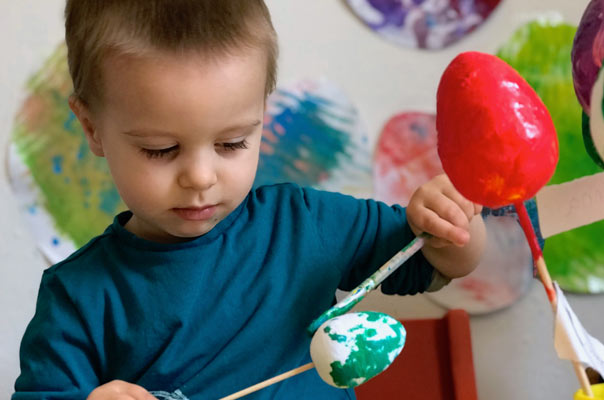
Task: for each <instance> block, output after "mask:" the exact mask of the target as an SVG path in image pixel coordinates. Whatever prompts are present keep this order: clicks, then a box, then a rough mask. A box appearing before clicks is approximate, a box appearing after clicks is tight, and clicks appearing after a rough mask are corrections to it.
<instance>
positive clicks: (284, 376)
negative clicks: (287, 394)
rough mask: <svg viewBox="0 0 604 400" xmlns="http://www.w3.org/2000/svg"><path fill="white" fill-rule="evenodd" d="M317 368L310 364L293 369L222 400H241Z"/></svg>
mask: <svg viewBox="0 0 604 400" xmlns="http://www.w3.org/2000/svg"><path fill="white" fill-rule="evenodd" d="M314 367H315V364H313V363H308V364H305V365H302V366H301V367H298V368H295V369H292V370H291V371H287V372H284V373H282V374H281V375H277V376H275V377H273V378H271V379H267V380H265V381H262V382H260V383H257V384H255V385H253V386H250V387H248V388H246V389H243V390H240V391H238V392H236V393H233V394H231V395H228V396H226V397H223V398H221V399H220V400H235V399H239V398H241V397H243V396H247V395H248V394H250V393H254V392H257V391H258V390H260V389H264V388H265V387H267V386H270V385H273V384H275V383H277V382H281V381H283V380H286V379H287V378H291V377H292V376H295V375H298V374H301V373H302V372H304V371H308V370H309V369H313V368H314Z"/></svg>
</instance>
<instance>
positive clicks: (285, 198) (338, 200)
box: [251, 183, 373, 208]
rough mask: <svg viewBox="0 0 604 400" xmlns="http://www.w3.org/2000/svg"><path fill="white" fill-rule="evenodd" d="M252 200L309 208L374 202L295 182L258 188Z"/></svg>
mask: <svg viewBox="0 0 604 400" xmlns="http://www.w3.org/2000/svg"><path fill="white" fill-rule="evenodd" d="M251 200H252V202H256V203H264V204H265V203H271V204H275V203H284V204H291V203H293V204H299V205H304V206H305V207H307V208H313V207H317V206H319V205H320V204H342V205H344V204H350V203H364V202H373V200H362V199H358V198H355V197H353V196H350V195H347V194H342V193H339V192H331V191H326V190H321V189H315V188H311V187H304V186H299V185H297V184H295V183H278V184H274V185H265V186H260V187H258V188H256V189H255V190H254V191H253V192H252V195H251Z"/></svg>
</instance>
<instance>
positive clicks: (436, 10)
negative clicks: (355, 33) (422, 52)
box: [347, 0, 501, 50]
mask: <svg viewBox="0 0 604 400" xmlns="http://www.w3.org/2000/svg"><path fill="white" fill-rule="evenodd" d="M500 1H501V0H465V1H455V0H347V3H348V5H349V6H350V8H351V9H352V10H353V12H354V13H355V14H356V15H357V16H358V17H359V18H360V19H361V20H362V21H363V22H365V24H367V26H369V28H371V29H372V30H374V31H375V32H377V33H378V34H379V35H380V36H382V37H383V38H385V39H387V40H389V41H391V42H394V43H396V44H398V45H401V46H405V47H413V48H420V49H432V50H435V49H441V48H444V47H447V46H449V45H451V44H453V43H455V42H457V41H459V40H460V39H462V38H464V37H465V36H466V35H468V34H469V33H470V32H472V31H474V30H475V29H476V28H478V27H479V26H480V25H482V24H483V23H484V22H485V20H486V19H487V18H488V17H489V15H491V13H492V12H493V10H495V8H496V7H497V6H498V5H499V3H500Z"/></svg>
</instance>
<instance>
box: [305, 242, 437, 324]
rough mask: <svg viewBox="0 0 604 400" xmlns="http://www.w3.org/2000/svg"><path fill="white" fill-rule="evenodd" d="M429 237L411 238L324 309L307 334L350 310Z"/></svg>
mask: <svg viewBox="0 0 604 400" xmlns="http://www.w3.org/2000/svg"><path fill="white" fill-rule="evenodd" d="M429 237H430V234H428V233H422V234H421V235H419V236H418V237H416V238H415V239H413V240H412V241H411V242H410V243H409V244H408V245H407V246H405V247H404V248H403V249H402V250H401V251H399V252H398V253H396V254H395V255H394V257H392V258H391V259H390V260H388V261H387V262H386V263H385V264H384V265H382V266H381V267H380V269H378V270H377V271H375V272H374V273H373V274H372V275H371V276H370V277H369V278H367V279H365V280H364V281H363V282H362V283H361V284H360V285H359V286H357V287H356V288H355V289H354V290H353V291H352V292H350V294H349V295H348V296H346V297H344V298H343V299H342V300H341V301H339V302H338V304H336V305H335V306H333V307H331V308H330V309H329V310H327V311H325V312H324V313H323V314H321V315H320V316H319V318H317V319H315V320H314V321H313V322H312V323H311V324H310V326H309V327H308V329H307V332H308V334H309V335H311V336H312V335H313V334H314V333H315V331H316V330H317V329H319V327H320V326H321V325H322V324H323V323H324V322H325V321H327V320H329V319H332V318H334V317H337V316H338V315H342V314H345V313H347V312H348V311H350V310H351V309H352V307H354V306H355V305H357V304H358V303H359V302H360V301H361V300H363V298H364V297H365V295H367V293H369V292H370V291H372V290H373V289H375V288H376V287H378V286H379V285H380V283H382V281H383V280H384V279H386V278H387V277H388V276H390V274H392V273H393V272H394V271H396V270H397V269H398V268H399V267H400V266H401V265H403V263H404V262H405V261H407V260H408V259H409V258H411V256H413V255H414V254H415V253H417V252H418V251H419V250H420V249H421V248H422V247H423V246H424V243H425V240H426V239H427V238H429Z"/></svg>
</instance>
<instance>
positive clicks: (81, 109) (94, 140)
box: [69, 95, 105, 157]
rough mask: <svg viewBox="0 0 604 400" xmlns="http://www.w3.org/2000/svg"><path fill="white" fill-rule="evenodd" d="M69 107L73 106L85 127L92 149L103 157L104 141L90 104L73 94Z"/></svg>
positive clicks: (95, 153)
mask: <svg viewBox="0 0 604 400" xmlns="http://www.w3.org/2000/svg"><path fill="white" fill-rule="evenodd" d="M69 108H71V111H73V113H74V114H75V116H76V117H77V118H78V121H80V124H81V125H82V128H83V129H84V133H85V134H86V139H87V140H88V146H89V147H90V151H92V153H93V154H94V155H96V156H99V157H103V156H104V155H105V153H104V152H103V143H102V141H101V138H100V136H99V132H98V131H97V129H96V126H95V124H94V123H93V121H92V114H91V112H90V109H89V108H88V106H86V104H84V103H83V102H82V101H81V100H79V99H78V98H77V97H76V96H73V95H72V96H70V97H69Z"/></svg>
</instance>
